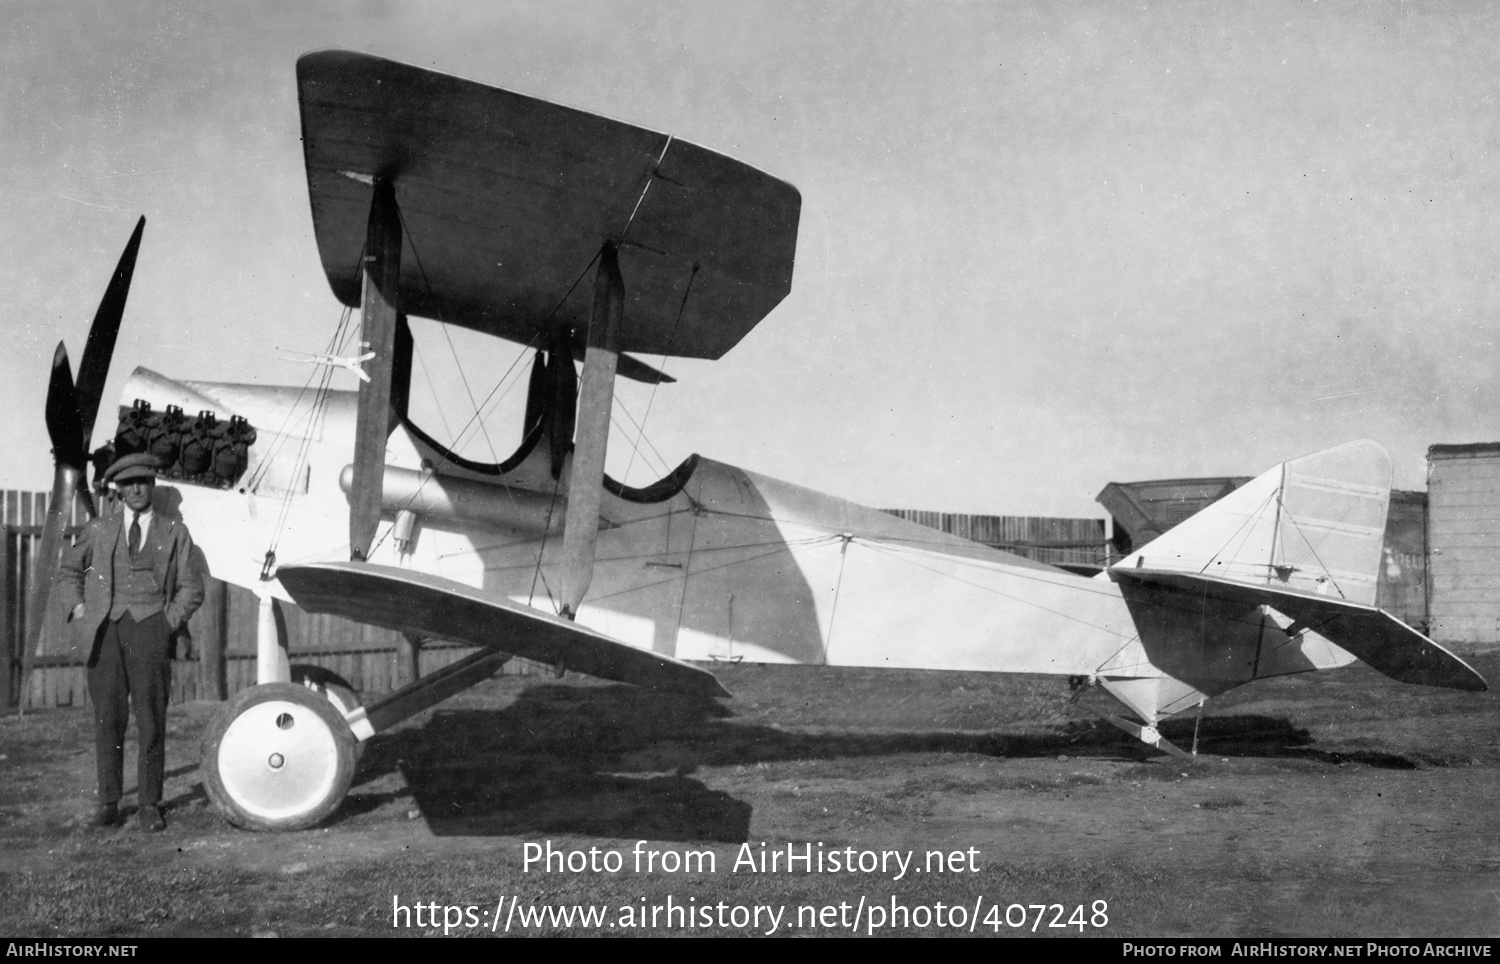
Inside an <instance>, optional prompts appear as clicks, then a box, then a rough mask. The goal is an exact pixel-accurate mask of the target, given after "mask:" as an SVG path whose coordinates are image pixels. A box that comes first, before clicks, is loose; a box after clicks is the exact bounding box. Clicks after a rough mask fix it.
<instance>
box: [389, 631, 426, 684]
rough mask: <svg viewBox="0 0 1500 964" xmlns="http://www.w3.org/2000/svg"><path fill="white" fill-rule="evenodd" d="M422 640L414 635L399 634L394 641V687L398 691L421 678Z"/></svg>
mask: <svg viewBox="0 0 1500 964" xmlns="http://www.w3.org/2000/svg"><path fill="white" fill-rule="evenodd" d="M422 643H423V639H422V637H421V636H418V635H416V634H414V633H401V634H399V635H398V636H397V639H396V685H395V686H394V687H392V688H393V689H399V688H400V687H402V686H406V685H407V684H409V683H415V682H416V681H417V680H419V679H421V678H422Z"/></svg>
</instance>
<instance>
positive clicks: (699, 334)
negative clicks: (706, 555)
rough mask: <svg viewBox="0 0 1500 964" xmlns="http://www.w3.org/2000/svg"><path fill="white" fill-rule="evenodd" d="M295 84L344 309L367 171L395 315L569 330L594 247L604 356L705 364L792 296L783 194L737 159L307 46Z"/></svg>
mask: <svg viewBox="0 0 1500 964" xmlns="http://www.w3.org/2000/svg"><path fill="white" fill-rule="evenodd" d="M297 90H298V99H299V102H300V104H301V109H302V142H303V151H304V155H305V159H306V164H307V186H308V193H309V196H310V199H311V201H312V215H313V231H314V233H315V234H316V236H317V241H318V252H319V254H320V255H321V257H322V261H323V270H324V272H325V273H326V274H327V276H328V282H329V284H330V285H331V286H332V288H333V292H334V294H335V295H336V296H337V297H338V298H339V299H340V300H341V301H343V302H344V304H346V305H357V304H359V299H360V287H359V272H358V270H357V268H358V266H359V263H360V256H361V251H362V250H363V247H364V244H365V229H366V223H367V221H368V219H369V212H370V200H371V195H372V192H373V187H372V185H373V183H374V180H375V179H376V178H380V179H383V180H387V181H389V182H390V183H391V184H392V185H393V186H394V188H395V199H396V205H397V207H398V208H399V209H400V212H401V225H402V228H403V241H402V248H403V250H407V249H409V250H410V255H411V256H410V257H407V256H405V255H403V256H402V258H401V280H400V304H401V306H402V308H403V310H404V311H405V312H406V313H407V314H409V315H414V316H418V317H423V318H432V319H435V320H437V321H441V322H445V323H448V324H454V325H460V326H462V327H464V328H471V329H473V330H475V331H480V332H485V333H487V334H491V335H497V336H499V337H502V338H508V339H510V340H512V341H517V342H521V343H523V344H543V343H545V341H546V336H549V335H550V334H551V333H552V332H554V331H555V330H557V329H558V328H561V327H565V326H572V327H573V328H575V329H577V330H580V331H581V330H584V329H586V327H587V322H588V312H589V298H588V296H587V292H588V291H589V289H590V286H589V285H587V284H583V285H579V284H578V282H579V281H580V279H582V278H584V277H586V276H589V275H591V274H592V266H593V264H594V259H595V258H596V257H597V255H598V254H599V251H600V249H601V248H602V246H603V245H604V243H605V242H606V241H612V242H616V243H618V244H619V264H620V274H621V275H622V277H623V278H624V282H625V306H624V307H625V311H624V320H623V322H622V325H621V330H620V339H619V350H620V351H626V352H635V353H637V354H642V355H672V356H677V357H687V358H718V357H719V356H721V355H723V354H724V353H725V352H726V351H728V350H729V349H730V348H732V347H734V345H735V344H736V343H737V342H738V341H739V340H740V339H741V338H743V337H744V336H745V334H746V333H747V332H748V331H750V329H752V328H754V327H755V325H756V324H758V323H759V322H760V320H761V319H762V318H764V317H765V316H766V315H767V314H768V313H769V312H770V311H771V309H773V308H775V307H776V305H777V304H779V303H780V302H781V300H782V299H783V298H785V297H786V296H787V293H788V292H790V291H791V287H792V263H793V260H794V256H795V254H796V247H797V222H798V219H799V217H800V213H801V207H802V198H801V195H800V194H798V193H797V189H796V188H794V187H793V186H792V185H790V184H788V183H786V182H785V181H781V180H778V179H777V178H774V177H772V176H770V175H769V174H766V173H764V172H762V171H759V170H757V169H755V168H753V167H751V166H750V165H748V164H745V163H742V162H740V161H737V160H734V159H733V158H730V157H726V156H724V155H723V154H718V153H715V152H714V151H710V150H706V149H705V148H702V147H698V146H697V145H695V144H691V143H689V142H687V141H685V140H682V139H680V138H677V137H674V136H670V135H667V134H663V133H658V132H656V131H651V130H646V129H644V128H641V127H636V126H634V125H631V124H626V123H622V122H620V121H616V120H611V119H609V118H607V117H601V116H599V115H597V114H590V113H587V112H585V111H581V110H574V109H572V108H569V107H562V106H560V105H558V104H552V103H548V102H547V101H544V100H538V99H536V98H534V97H527V96H524V95H522V94H517V93H513V92H511V91H508V90H501V89H499V88H496V87H489V86H486V85H484V84H478V83H474V82H472V81H467V80H461V79H459V78H457V77H451V76H449V75H447V74H441V73H438V72H436V71H432V70H427V69H424V68H421V67H413V66H410V65H407V64H401V63H396V62H394V61H390V60H383V59H381V58H379V57H371V56H368V55H366V54H360V53H351V52H347V51H337V50H329V51H322V52H319V53H311V54H307V55H306V56H304V57H302V58H301V59H300V60H298V61H297ZM575 287H576V289H577V290H578V291H579V292H581V294H579V295H578V296H576V297H568V296H569V294H570V293H571V292H573V291H574V290H575ZM539 335H541V336H542V337H538V336H539ZM625 374H626V377H636V375H633V374H631V373H630V372H628V371H627V372H626V373H625Z"/></svg>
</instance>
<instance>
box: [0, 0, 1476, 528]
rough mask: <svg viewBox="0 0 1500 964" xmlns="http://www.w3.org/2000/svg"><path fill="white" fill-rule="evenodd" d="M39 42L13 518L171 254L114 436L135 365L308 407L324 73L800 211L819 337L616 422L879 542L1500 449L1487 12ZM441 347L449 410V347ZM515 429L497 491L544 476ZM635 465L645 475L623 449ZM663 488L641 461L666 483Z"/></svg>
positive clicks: (455, 20) (54, 17) (637, 18)
mask: <svg viewBox="0 0 1500 964" xmlns="http://www.w3.org/2000/svg"><path fill="white" fill-rule="evenodd" d="M4 15H5V17H6V21H7V24H6V29H5V30H4V31H3V32H0V164H3V169H4V171H5V174H6V177H5V179H4V184H3V186H0V265H3V266H4V267H3V271H4V288H5V290H6V291H7V292H8V293H9V303H8V305H7V307H6V309H5V318H4V321H3V325H4V331H5V334H6V340H5V347H4V349H3V350H0V410H3V411H4V412H5V421H4V425H5V426H6V429H7V431H8V435H9V437H10V439H11V444H10V445H7V446H6V447H5V448H4V455H3V456H0V487H7V488H31V489H44V488H47V487H49V485H50V479H51V466H50V456H49V454H48V444H47V441H46V436H45V430H44V429H43V427H42V423H41V414H42V405H43V399H44V397H45V390H46V381H47V373H48V363H49V361H50V358H51V353H52V350H53V348H54V347H55V345H56V343H57V341H58V339H59V338H61V339H63V340H65V341H66V342H67V346H68V349H69V352H70V353H71V355H72V357H73V359H74V364H75V365H76V363H77V359H78V357H79V355H80V354H81V352H82V348H83V341H84V337H85V334H86V331H87V326H88V323H89V321H90V320H91V319H92V317H93V312H94V309H95V307H96V305H97V303H98V299H99V297H100V295H101V294H102V292H103V290H104V285H105V283H106V281H107V278H108V276H109V273H110V271H111V270H112V268H113V265H114V262H115V259H116V258H117V257H118V256H119V251H120V248H121V247H122V246H123V244H124V243H125V240H126V239H127V238H128V237H129V234H130V231H131V229H132V227H133V225H134V222H135V219H136V218H137V217H138V216H139V215H141V214H144V215H146V217H147V220H148V225H147V228H146V237H145V243H144V245H143V247H142V250H141V257H140V263H139V266H138V268H137V273H136V282H135V286H134V289H133V290H132V293H131V300H130V305H129V308H128V309H127V312H126V316H125V326H124V329H123V331H122V334H121V338H120V344H119V348H118V350H117V352H116V356H115V364H114V369H113V371H114V374H113V376H112V377H111V381H110V384H109V387H108V389H107V391H106V396H105V405H106V411H108V409H109V408H110V407H111V406H113V405H114V404H116V403H118V401H119V395H120V391H121V389H122V387H123V379H124V376H125V374H127V373H128V372H129V371H130V370H131V369H133V368H134V367H135V366H136V365H147V366H149V367H151V368H154V369H156V370H158V371H160V372H162V373H163V374H166V375H169V376H174V377H179V378H190V379H198V380H222V381H242V382H258V383H264V384H299V385H300V384H301V383H302V382H303V380H304V379H305V378H306V377H307V375H308V373H309V370H308V369H307V368H306V367H305V366H301V365H297V364H294V363H289V362H285V361H279V360H278V359H277V353H276V352H275V350H274V348H275V346H282V347H288V348H296V349H301V350H307V351H312V350H318V349H320V348H321V347H322V346H323V345H324V344H325V343H326V342H327V340H328V337H329V335H330V333H331V332H332V330H333V328H334V327H335V325H336V324H337V323H338V320H339V315H340V306H339V304H338V303H337V302H336V301H335V299H334V298H333V296H332V294H331V293H330V292H329V290H328V286H327V284H326V282H325V280H324V278H323V275H322V271H321V268H320V265H319V261H318V257H317V253H316V249H315V245H314V240H313V237H312V230H311V217H310V214H309V211H308V201H307V187H306V180H305V176H304V174H303V171H302V155H301V147H300V142H299V140H298V129H299V122H298V114H297V104H296V89H295V78H294V74H293V68H294V63H295V60H296V58H297V56H298V55H300V54H302V53H305V52H307V51H311V50H318V49H324V48H330V47H339V48H346V49H351V50H357V51H364V52H368V53H372V54H377V55H380V56H384V57H389V58H392V59H396V60H402V61H406V62H409V63H414V64H419V65H422V66H428V67H432V68H434V69H438V70H442V71H445V72H447V73H452V74H456V75H459V76H462V77H467V78H471V79H474V80H478V81H481V82H484V83H489V84H494V85H497V86H501V87H507V88H511V89H514V90H518V91H520V92H522V93H527V94H531V95H534V96H539V97H544V98H547V99H550V100H556V101H559V102H562V103H565V104H568V105H570V106H573V107H579V108H583V109H586V110H592V111H596V112H598V113H602V114H606V115H609V116H612V117H617V118H620V119H622V120H627V121H630V122H633V123H636V124H639V125H641V126H644V127H648V128H652V129H656V130H660V131H663V132H669V133H672V134H675V135H677V136H679V137H683V138H686V139H688V140H690V141H693V142H695V143H698V144H701V145H703V146H705V147H709V148H712V149H714V150H718V151H722V152H724V153H727V154H731V155H733V156H736V157H738V158H740V159H741V160H744V161H746V162H748V163H751V164H754V165H756V166H758V167H761V168H764V169H765V170H767V171H769V172H771V173H772V174H775V175H777V176H778V177H781V178H784V179H786V180H788V181H790V182H792V183H793V184H795V185H796V186H797V187H798V188H799V189H800V190H801V192H802V200H803V207H802V222H801V226H800V231H799V238H798V249H797V263H796V269H795V276H794V280H793V289H792V294H791V295H790V297H788V298H787V300H786V301H785V302H783V303H782V304H781V306H780V307H778V308H777V309H776V310H775V311H774V312H773V313H772V314H771V315H770V316H769V317H768V318H767V319H766V320H765V321H764V322H762V323H761V324H760V326H759V327H758V328H757V329H755V330H754V331H753V332H751V334H750V335H749V336H748V337H747V338H746V339H745V340H744V341H743V342H742V343H741V344H740V345H739V346H738V347H737V348H736V349H735V350H733V351H732V352H730V353H729V355H727V356H726V357H725V358H724V359H722V360H721V361H719V362H712V363H710V362H696V361H678V360H669V361H668V362H667V363H666V367H667V369H668V371H669V372H671V373H673V374H674V375H676V376H678V377H679V378H680V382H679V384H677V385H673V386H666V387H663V388H662V389H661V390H660V391H659V392H658V393H657V394H656V396H655V398H654V399H649V393H648V392H645V391H642V390H639V389H638V388H637V387H635V386H630V387H629V388H627V389H624V390H622V393H621V398H622V401H623V402H624V404H625V405H626V407H627V408H628V409H629V410H630V411H632V412H633V413H634V414H635V416H636V417H637V418H639V417H641V416H642V415H643V414H644V410H645V408H646V405H647V403H648V400H649V402H650V406H651V408H650V416H649V419H648V422H647V426H646V432H647V435H648V437H649V438H650V439H651V440H652V443H653V444H654V446H655V449H656V450H658V451H659V452H660V454H661V456H662V457H663V458H664V460H665V461H666V462H667V463H670V464H672V465H675V464H676V463H677V462H678V461H680V460H681V459H683V458H685V457H686V456H687V455H688V454H690V453H691V452H700V453H702V454H704V455H706V456H709V457H711V458H715V459H719V460H721V461H725V462H730V463H733V464H735V465H739V466H742V467H744V468H747V469H751V470H753V471H758V472H762V473H765V474H768V475H772V476H776V477H779V478H783V479H786V480H789V481H793V482H797V483H800V484H804V485H808V486H811V487H813V488H817V489H821V490H825V491H828V492H832V493H835V494H839V495H843V496H845V497H847V498H851V499H853V500H855V501H857V502H862V503H865V504H871V505H879V506H908V507H916V508H929V509H939V510H946V511H963V512H979V513H990V514H1013V515H1093V516H1098V515H1102V514H1103V513H1102V510H1101V509H1100V508H1099V507H1098V506H1097V505H1096V504H1094V503H1093V501H1092V500H1093V497H1094V496H1095V495H1096V494H1097V493H1098V491H1099V489H1100V488H1102V487H1103V485H1104V484H1105V483H1106V482H1109V481H1120V480H1131V479H1147V478H1166V477H1176V476H1192V475H1219V474H1245V475H1252V474H1256V473H1258V472H1260V471H1261V470H1263V469H1265V468H1267V467H1269V466H1270V465H1272V464H1274V463H1276V462H1278V461H1281V460H1283V459H1286V458H1291V457H1295V456H1298V455H1302V454H1306V453H1308V452H1311V451H1314V450H1317V449H1319V448H1323V447H1325V446H1328V445H1333V444H1337V443H1339V442H1342V441H1346V440H1348V439H1351V438H1359V437H1369V438H1373V439H1375V440H1377V441H1379V442H1381V443H1382V444H1383V445H1385V446H1386V447H1387V448H1388V449H1389V450H1390V451H1391V453H1392V455H1393V456H1394V458H1395V464H1396V484H1397V485H1398V486H1399V487H1403V488H1418V489H1420V488H1424V487H1425V481H1424V456H1425V453H1426V450H1427V446H1429V445H1431V444H1433V443H1438V442H1475V441H1492V440H1495V439H1497V438H1500V421H1497V416H1500V398H1497V393H1496V392H1495V391H1494V390H1493V389H1492V388H1491V381H1492V379H1493V378H1494V377H1495V376H1494V372H1495V371H1496V370H1497V368H1500V353H1497V347H1496V338H1495V317H1494V316H1495V314H1496V307H1497V293H1500V288H1497V275H1496V257H1495V250H1496V228H1495V226H1496V225H1497V224H1500V197H1497V193H1500V191H1497V184H1496V181H1495V153H1494V152H1495V149H1496V147H1497V143H1500V142H1497V133H1500V132H1497V118H1500V104H1497V92H1500V84H1497V80H1500V63H1497V59H1500V22H1497V18H1500V14H1497V12H1496V10H1495V8H1494V6H1493V5H1490V4H1487V3H1482V2H1422V0H1415V2H1397V0H1391V2H1349V3H1343V2H1327V0H1324V2H1303V3H1272V2H1264V3H1254V4H1243V3H1236V2H1227V3H1130V4H1126V3H1106V2H1100V3H1066V4H1059V3H1029V2H1015V3H1010V2H994V3H965V4H956V3H955V4H944V3H936V2H922V3H914V4H902V3H891V2H873V3H817V4H807V5H800V6H797V5H791V4H785V3H775V4H765V5H758V4H749V3H737V4H733V5H731V4H725V3H719V2H705V3H598V4H595V3H551V4H545V5H543V4H530V3H528V4H516V5H506V4H503V3H496V2H484V3H431V4H419V3H401V4H395V3H389V4H387V3H378V2H372V3H366V4H347V3H338V4H334V3H324V4H319V3H305V2H297V3H261V4H255V3H247V4H233V5H231V4H201V5H189V4H185V3H183V4H178V3H157V2H146V0H137V2H120V0H114V2H96V3H82V2H73V3H53V2H35V3H32V2H16V0H12V2H9V3H6V4H5V7H4ZM419 338H420V339H421V344H420V345H419V350H420V351H421V357H422V361H423V366H424V367H425V369H426V370H427V372H428V374H429V375H430V376H431V377H432V378H433V379H434V380H435V381H436V382H438V384H439V385H440V386H443V385H451V384H453V383H455V379H454V378H453V377H452V376H451V372H450V371H449V369H450V368H451V366H453V365H454V364H455V362H454V358H453V354H454V353H453V352H452V351H450V349H449V347H448V344H447V341H446V340H445V339H444V338H442V337H441V335H436V336H434V331H433V330H432V329H424V330H423V331H420V332H419ZM478 341H483V340H482V339H477V338H474V337H472V336H468V335H467V334H466V333H460V335H459V336H457V338H456V345H457V349H458V350H457V354H458V355H459V356H460V357H462V358H463V359H464V361H463V365H464V371H465V376H466V377H467V378H468V380H469V382H470V383H471V384H472V385H473V386H474V390H475V391H476V393H478V394H483V393H487V392H488V391H489V390H490V388H491V387H492V386H493V384H494V381H495V378H496V376H497V375H498V373H499V372H502V371H504V370H505V368H506V367H507V366H509V365H510V364H511V362H512V361H513V360H514V359H515V357H516V356H517V354H518V352H519V349H518V347H516V346H510V345H507V344H504V343H494V344H487V345H480V344H476V342H478ZM657 360H658V359H648V361H652V362H655V361H657ZM445 366H448V367H446V368H445ZM445 372H448V374H445ZM420 375H421V372H419V376H420ZM342 377H343V376H341V378H342ZM339 384H341V385H342V386H343V387H353V382H352V380H350V381H347V382H342V381H341V382H340V383H339ZM413 391H414V396H415V397H416V398H417V400H418V405H419V407H420V408H421V409H422V411H425V412H428V415H427V416H426V418H425V420H426V421H428V422H430V423H433V424H434V425H435V426H437V427H439V428H440V426H441V418H440V417H439V416H438V415H437V414H436V409H437V407H438V405H439V403H440V402H441V404H442V407H443V409H444V415H445V416H446V418H447V419H448V420H449V422H450V423H451V424H452V425H453V426H454V427H456V426H457V425H459V424H461V423H462V422H463V421H464V419H465V418H466V415H467V413H465V412H461V411H455V410H454V405H453V403H454V402H456V401H457V399H453V398H448V399H446V400H444V399H442V398H441V396H442V394H443V389H442V388H441V387H440V388H439V389H438V391H437V394H436V399H437V400H435V396H434V394H433V393H432V392H431V391H430V390H429V389H428V388H427V387H426V386H425V385H424V384H420V383H419V384H417V385H415V386H414V389H413ZM507 414H510V411H509V410H506V411H502V412H501V413H499V415H497V416H496V418H495V419H493V420H492V432H491V442H490V443H489V444H486V443H483V442H482V441H478V440H475V441H473V442H472V443H471V444H468V445H466V450H467V451H468V452H469V453H470V454H472V455H475V456H476V457H489V455H490V451H489V448H490V445H493V447H494V448H495V449H497V450H501V451H498V453H497V454H498V456H499V457H501V458H503V457H504V456H505V455H506V454H508V446H509V445H510V444H511V443H512V442H513V441H514V436H515V431H514V426H511V425H507V424H503V423H504V422H505V421H506V419H505V418H503V416H504V415H507ZM104 421H106V419H104V418H101V422H104ZM438 434H441V432H438ZM611 446H612V454H611V465H612V466H613V470H614V471H616V472H621V471H623V470H624V467H625V465H624V463H622V462H621V459H623V458H625V457H626V456H628V454H629V451H630V439H629V437H628V436H625V435H621V434H616V435H615V436H614V438H613V439H612V442H611ZM659 470H660V466H659V465H658V464H657V463H656V462H655V461H654V460H652V461H643V459H642V458H637V459H636V460H635V461H634V462H633V463H632V464H631V475H630V479H629V481H631V482H632V483H633V484H644V483H646V482H648V481H651V478H652V477H653V476H654V475H656V474H659Z"/></svg>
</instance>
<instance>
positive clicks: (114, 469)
mask: <svg viewBox="0 0 1500 964" xmlns="http://www.w3.org/2000/svg"><path fill="white" fill-rule="evenodd" d="M160 468H161V460H160V459H158V458H157V457H156V456H154V455H152V454H151V453H150V452H136V453H135V454H134V455H124V456H121V457H120V458H118V459H115V461H114V463H113V464H112V465H110V467H109V468H107V469H105V470H104V481H106V482H114V483H115V484H117V485H118V484H119V483H121V482H128V481H130V480H131V479H155V478H156V473H157V471H158V470H159V469H160Z"/></svg>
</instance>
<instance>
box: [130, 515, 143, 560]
mask: <svg viewBox="0 0 1500 964" xmlns="http://www.w3.org/2000/svg"><path fill="white" fill-rule="evenodd" d="M140 551H141V514H140V513H139V512H132V513H130V558H132V559H134V558H135V555H136V553H138V552H140Z"/></svg>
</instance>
